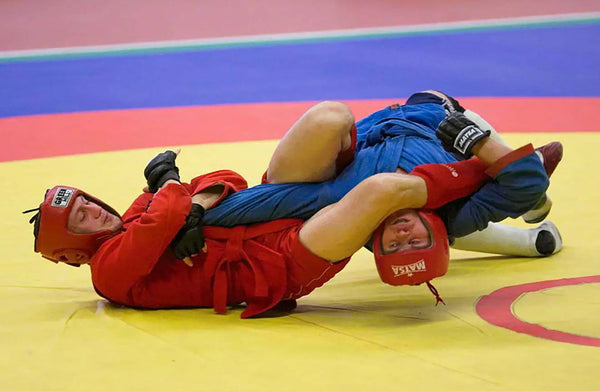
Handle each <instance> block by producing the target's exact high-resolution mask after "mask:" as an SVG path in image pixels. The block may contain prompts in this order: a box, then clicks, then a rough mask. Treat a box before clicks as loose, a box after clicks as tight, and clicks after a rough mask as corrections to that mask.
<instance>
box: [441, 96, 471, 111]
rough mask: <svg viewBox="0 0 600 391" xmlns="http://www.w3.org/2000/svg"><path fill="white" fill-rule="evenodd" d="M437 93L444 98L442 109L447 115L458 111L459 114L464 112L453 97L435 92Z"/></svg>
mask: <svg viewBox="0 0 600 391" xmlns="http://www.w3.org/2000/svg"><path fill="white" fill-rule="evenodd" d="M437 92H439V93H440V94H442V95H444V96H445V97H446V98H445V99H444V108H445V109H446V111H447V112H448V113H453V112H455V111H459V112H461V113H464V112H465V108H464V107H462V106H461V105H460V103H458V101H457V100H456V99H454V98H453V97H451V96H450V95H448V94H444V93H443V92H442V91H437Z"/></svg>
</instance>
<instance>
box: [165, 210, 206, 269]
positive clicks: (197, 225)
mask: <svg viewBox="0 0 600 391" xmlns="http://www.w3.org/2000/svg"><path fill="white" fill-rule="evenodd" d="M203 218H204V208H203V207H202V205H200V204H192V210H191V211H190V214H189V215H188V216H187V218H186V221H185V225H184V226H183V227H182V228H181V229H180V230H179V232H178V233H177V235H175V239H173V241H172V242H171V246H172V247H173V251H174V252H175V256H176V257H177V259H183V258H186V257H191V256H192V255H196V254H200V251H201V250H202V248H203V247H204V233H203V232H202V226H203V221H202V219H203Z"/></svg>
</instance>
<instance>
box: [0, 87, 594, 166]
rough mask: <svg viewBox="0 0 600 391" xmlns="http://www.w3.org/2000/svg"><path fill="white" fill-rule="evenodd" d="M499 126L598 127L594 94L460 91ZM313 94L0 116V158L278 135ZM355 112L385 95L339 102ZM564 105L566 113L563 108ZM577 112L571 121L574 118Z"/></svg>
mask: <svg viewBox="0 0 600 391" xmlns="http://www.w3.org/2000/svg"><path fill="white" fill-rule="evenodd" d="M460 101H461V103H463V104H464V105H465V106H466V107H469V108H471V109H473V110H474V111H476V112H478V113H480V114H481V115H482V116H483V117H484V118H486V119H487V120H488V121H489V122H491V123H492V124H493V125H494V127H495V128H496V129H497V130H498V131H500V132H598V131H600V128H599V125H598V122H597V120H596V112H597V109H598V107H600V98H535V99H533V98H530V99H528V98H461V99H460ZM313 103H314V102H295V103H277V104H244V105H223V106H194V107H176V108H160V109H138V110H119V111H106V112H83V113H69V114H54V115H40V116H31V117H13V118H3V119H0V137H1V138H2V140H3V144H4V145H3V148H2V150H1V152H0V161H11V160H23V159H32V158H42V157H50V156H59V155H72V154H80V153H93V152H101V151H113V150H126V149H134V148H150V147H157V146H166V145H172V146H177V145H186V144H188V145H189V144H200V143H219V142H234V141H249V140H268V139H279V138H280V137H281V136H282V135H283V134H284V133H285V132H286V130H287V129H288V128H289V127H290V126H291V125H292V124H293V123H294V122H295V120H296V119H297V118H298V117H300V115H302V113H303V112H304V111H305V110H307V109H308V108H309V107H310V106H311V105H312V104H313ZM346 103H348V104H349V105H350V107H351V108H352V110H353V112H354V114H355V116H356V118H357V119H359V118H362V117H363V116H365V115H367V114H369V113H371V112H373V111H375V110H378V109H380V108H382V107H384V106H386V105H388V104H390V103H394V102H390V101H389V100H368V101H350V102H346ZM565 113H568V115H566V114H565ZM574 118H576V121H575V120H574Z"/></svg>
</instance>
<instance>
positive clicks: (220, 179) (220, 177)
mask: <svg viewBox="0 0 600 391" xmlns="http://www.w3.org/2000/svg"><path fill="white" fill-rule="evenodd" d="M216 184H221V185H223V187H224V188H223V192H222V193H221V195H220V197H219V199H218V200H217V201H216V202H215V203H214V205H213V206H212V207H215V206H217V205H218V204H219V203H221V201H222V200H223V199H224V198H225V197H227V196H228V195H230V194H233V193H235V192H237V191H239V190H242V189H246V188H248V183H247V182H246V180H245V179H244V178H243V177H242V176H241V175H240V174H238V173H236V172H235V171H231V170H219V171H214V172H211V173H208V174H204V175H200V176H197V177H195V178H194V179H192V181H191V183H190V185H189V187H188V189H189V191H190V194H192V195H194V194H198V193H200V192H201V191H202V190H205V189H207V188H209V187H211V186H213V185H216Z"/></svg>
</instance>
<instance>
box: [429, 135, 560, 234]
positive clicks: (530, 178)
mask: <svg viewBox="0 0 600 391" xmlns="http://www.w3.org/2000/svg"><path fill="white" fill-rule="evenodd" d="M486 172H487V173H488V174H489V175H490V176H491V177H492V178H493V179H492V180H491V181H489V182H487V183H486V184H484V185H483V186H482V187H481V188H480V189H479V190H478V191H477V192H475V193H474V194H473V195H471V196H470V197H467V198H463V199H461V200H458V201H456V202H453V203H450V204H448V205H446V206H444V207H443V208H441V209H440V211H441V215H442V216H444V217H445V219H446V226H447V228H448V234H449V235H450V236H452V237H461V236H465V235H468V234H470V233H472V232H475V231H480V230H482V229H485V227H487V225H488V223H489V222H498V221H502V220H504V219H506V218H507V217H512V218H516V217H519V216H520V215H522V214H523V213H525V212H527V211H528V210H530V209H531V208H532V207H533V206H534V205H535V204H536V203H537V201H538V200H539V199H540V198H541V197H542V196H543V194H544V192H545V191H546V189H547V188H548V185H549V183H550V182H549V180H548V176H547V175H546V171H545V170H544V166H543V165H542V162H541V160H540V159H539V158H538V157H537V156H536V155H535V153H533V148H532V147H531V145H528V146H525V147H523V148H520V149H518V150H516V151H514V152H513V153H512V154H509V155H507V158H506V159H504V158H503V159H501V161H498V162H497V163H496V164H494V165H492V166H491V167H490V168H489V169H488V170H487V171H486Z"/></svg>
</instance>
